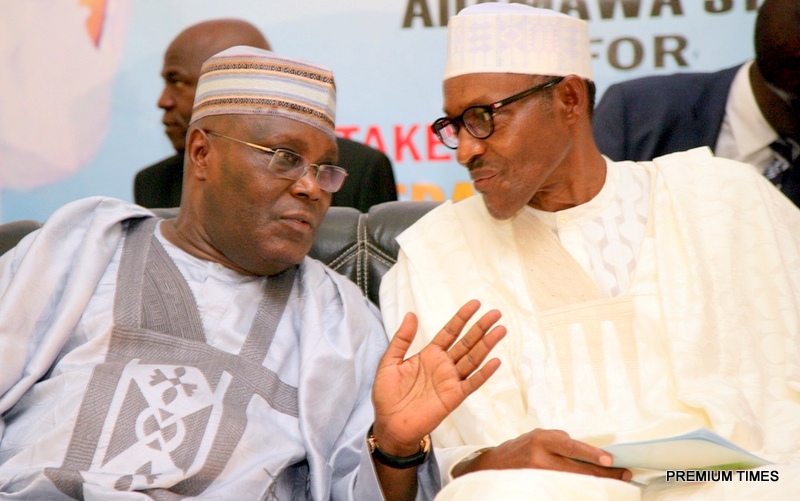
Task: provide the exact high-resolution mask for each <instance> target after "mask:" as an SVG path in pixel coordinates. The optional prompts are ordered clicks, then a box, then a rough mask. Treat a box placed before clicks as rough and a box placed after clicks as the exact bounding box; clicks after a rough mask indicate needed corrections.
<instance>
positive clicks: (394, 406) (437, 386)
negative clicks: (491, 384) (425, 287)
mask: <svg viewBox="0 0 800 501" xmlns="http://www.w3.org/2000/svg"><path fill="white" fill-rule="evenodd" d="M479 308H480V303H479V302H478V301H475V300H473V301H470V302H468V303H467V304H465V305H464V306H462V307H461V309H459V310H458V312H457V313H456V314H455V316H454V317H453V318H451V319H450V321H449V322H447V325H445V326H444V328H443V329H442V330H441V331H439V333H438V334H437V335H436V337H434V338H433V340H432V341H431V343H430V344H428V345H427V346H425V348H423V349H422V350H421V351H420V352H419V353H417V354H416V355H414V356H412V357H410V358H408V359H407V360H404V358H405V356H406V353H407V352H408V348H409V346H410V345H411V342H412V341H413V340H414V336H415V335H416V332H417V317H416V316H415V315H414V314H413V313H409V314H407V315H406V317H405V318H404V319H403V322H402V324H401V325H400V328H399V329H398V331H397V333H396V334H395V336H394V338H393V339H392V341H391V342H390V343H389V347H388V349H387V350H386V353H385V354H384V355H383V358H381V361H380V364H379V365H378V372H377V374H376V376H375V384H374V386H373V389H372V401H373V404H374V406H375V426H374V435H375V437H376V438H377V439H378V440H379V443H380V447H381V449H382V450H383V451H385V452H387V453H389V454H394V455H398V456H404V455H409V454H413V453H415V452H417V451H418V450H419V443H420V440H421V439H422V438H423V437H424V436H425V435H427V434H428V433H430V432H431V431H433V430H434V429H435V428H436V427H437V426H438V425H439V423H441V422H442V420H443V419H444V418H445V417H447V415H448V414H450V412H452V411H453V409H455V408H456V407H458V405H459V404H461V402H463V401H464V399H466V398H467V397H468V396H469V395H470V394H471V393H472V392H473V391H475V390H477V389H478V388H480V387H481V385H482V384H483V383H484V382H486V380H487V379H488V378H489V377H490V376H491V375H492V374H494V372H495V371H496V370H497V368H498V367H500V361H499V360H498V359H496V358H495V359H492V360H489V361H488V362H486V364H485V365H484V366H483V367H481V368H480V370H477V371H476V369H478V367H479V366H480V364H481V363H482V362H483V360H484V359H485V358H486V356H487V355H488V354H489V352H490V351H491V350H492V348H494V347H495V345H497V343H498V342H499V341H500V340H501V339H502V338H503V337H504V336H505V334H506V330H505V327H502V326H495V327H494V328H492V326H493V325H494V324H495V323H496V322H497V321H498V320H499V319H500V312H499V311H497V310H492V311H490V312H488V313H486V314H485V315H483V316H482V317H481V318H480V319H479V320H478V321H477V322H476V323H475V324H474V325H473V326H472V327H471V328H470V329H469V331H467V333H466V334H465V335H464V336H463V337H462V338H461V339H460V340H459V341H458V342H456V339H458V336H459V335H460V334H461V331H462V330H463V328H464V326H465V325H466V323H467V322H468V321H469V319H470V318H472V316H473V315H474V314H475V313H476V312H477V311H478V309H479ZM490 329H491V330H490Z"/></svg>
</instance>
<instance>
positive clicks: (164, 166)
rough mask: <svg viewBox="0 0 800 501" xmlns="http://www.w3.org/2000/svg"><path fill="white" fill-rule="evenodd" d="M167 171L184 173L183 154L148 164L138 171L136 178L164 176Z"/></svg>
mask: <svg viewBox="0 0 800 501" xmlns="http://www.w3.org/2000/svg"><path fill="white" fill-rule="evenodd" d="M166 173H178V174H180V175H183V155H181V154H177V155H173V156H171V157H168V158H165V159H163V160H159V161H158V162H156V163H154V164H152V165H148V166H147V167H145V168H144V169H142V170H140V171H139V172H137V173H136V178H137V179H140V178H152V177H153V176H163V175H164V174H166Z"/></svg>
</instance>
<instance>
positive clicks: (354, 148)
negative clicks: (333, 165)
mask: <svg viewBox="0 0 800 501" xmlns="http://www.w3.org/2000/svg"><path fill="white" fill-rule="evenodd" d="M336 144H337V146H338V147H339V159H340V162H341V163H343V164H345V163H346V164H350V163H368V164H372V163H381V164H390V165H391V162H390V161H389V157H387V156H386V155H385V154H384V153H383V152H381V151H380V150H378V149H375V148H373V147H372V146H368V145H366V144H364V143H359V142H358V141H353V140H352V139H345V138H343V137H338V136H337V137H336ZM356 161H357V162H356ZM343 167H345V168H346V167H348V165H343Z"/></svg>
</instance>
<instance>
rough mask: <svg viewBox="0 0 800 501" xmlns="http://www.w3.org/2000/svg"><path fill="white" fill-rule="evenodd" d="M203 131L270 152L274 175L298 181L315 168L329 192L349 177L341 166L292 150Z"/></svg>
mask: <svg viewBox="0 0 800 501" xmlns="http://www.w3.org/2000/svg"><path fill="white" fill-rule="evenodd" d="M203 131H204V132H206V134H210V135H212V136H217V137H221V138H224V139H227V140H229V141H234V142H237V143H241V144H244V145H247V146H249V147H251V148H255V149H257V150H259V151H262V152H264V153H268V154H270V155H271V157H270V160H269V163H268V164H267V170H268V171H269V172H271V173H272V174H273V175H275V176H277V177H280V178H283V179H290V180H292V181H297V180H298V179H300V178H302V177H303V176H305V175H306V173H307V172H308V171H309V170H310V169H314V170H315V178H316V180H317V184H318V185H319V187H320V189H322V190H325V191H327V192H328V193H336V192H337V191H339V190H340V189H341V188H342V185H343V184H344V180H345V178H346V177H347V171H346V170H344V169H343V168H341V167H337V166H335V165H327V164H322V165H320V164H312V163H311V162H309V161H308V159H306V158H305V157H303V156H302V155H299V154H297V153H295V152H293V151H290V150H284V149H283V148H277V149H273V148H267V147H266V146H261V145H260V144H255V143H250V142H247V141H242V140H241V139H236V138H235V137H230V136H226V135H225V134H220V133H219V132H215V131H213V130H207V129H203Z"/></svg>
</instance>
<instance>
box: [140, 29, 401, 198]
mask: <svg viewBox="0 0 800 501" xmlns="http://www.w3.org/2000/svg"><path fill="white" fill-rule="evenodd" d="M236 45H249V46H251V47H257V48H260V49H265V50H271V48H270V45H269V42H268V41H267V39H266V37H264V35H263V34H262V33H261V32H260V31H259V29H258V28H256V27H255V26H253V25H252V24H250V23H248V22H246V21H242V20H239V19H214V20H210V21H204V22H201V23H198V24H195V25H192V26H190V27H188V28H186V29H185V30H184V31H182V32H181V33H180V34H178V36H177V37H176V38H175V39H174V40H173V41H172V43H170V45H169V47H168V48H167V51H166V52H165V53H164V67H163V69H162V71H161V76H162V78H163V79H164V90H163V91H162V93H161V97H160V98H159V100H158V107H159V108H161V109H162V110H164V116H163V118H162V123H163V124H164V126H165V133H166V134H167V137H168V138H169V140H170V142H172V146H173V147H174V148H175V152H176V153H175V155H173V156H171V157H169V158H165V159H164V160H161V161H159V162H157V163H155V164H153V165H151V166H149V167H146V168H145V169H143V170H141V171H139V172H138V173H137V174H136V177H135V178H134V183H133V195H134V201H135V202H136V203H137V204H139V205H142V206H144V207H149V208H158V207H177V206H178V205H180V202H181V186H182V181H183V159H184V157H183V152H184V147H185V137H186V130H187V128H188V124H189V119H190V118H191V114H192V104H193V102H194V94H195V88H196V85H197V79H198V77H199V75H200V67H201V66H202V64H203V62H204V61H205V60H206V59H208V58H209V57H211V56H212V55H213V54H216V53H217V52H220V51H222V50H224V49H227V48H229V47H233V46H236ZM336 143H337V146H338V147H339V162H338V163H339V165H340V166H341V167H343V168H344V169H345V170H347V173H348V176H347V179H346V180H345V183H344V185H343V186H342V189H341V190H340V191H339V192H337V193H334V195H333V200H332V202H331V205H334V206H345V207H355V208H356V209H358V210H360V211H362V212H366V211H368V210H369V208H370V207H371V206H373V205H375V204H379V203H382V202H389V201H392V200H397V186H396V184H395V179H394V172H393V171H392V163H391V161H390V160H389V158H388V157H387V156H386V155H385V154H383V153H382V152H380V151H378V150H376V149H375V148H371V147H369V146H367V145H365V144H362V143H358V142H356V141H351V140H349V139H343V138H340V137H339V138H337V139H336Z"/></svg>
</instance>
